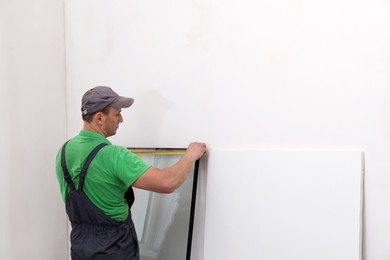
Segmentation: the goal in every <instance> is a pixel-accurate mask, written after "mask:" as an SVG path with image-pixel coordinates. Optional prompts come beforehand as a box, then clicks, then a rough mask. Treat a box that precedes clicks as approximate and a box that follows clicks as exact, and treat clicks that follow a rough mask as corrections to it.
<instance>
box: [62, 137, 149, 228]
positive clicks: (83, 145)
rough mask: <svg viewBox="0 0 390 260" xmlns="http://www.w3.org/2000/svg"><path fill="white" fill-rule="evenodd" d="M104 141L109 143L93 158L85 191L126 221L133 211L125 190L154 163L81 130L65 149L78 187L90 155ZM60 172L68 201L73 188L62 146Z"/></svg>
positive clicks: (111, 212) (64, 198) (110, 213)
mask: <svg viewBox="0 0 390 260" xmlns="http://www.w3.org/2000/svg"><path fill="white" fill-rule="evenodd" d="M101 143H106V144H109V145H106V146H105V147H103V148H102V149H101V150H100V151H99V152H98V153H97V155H96V157H95V158H94V159H93V160H92V162H91V164H90V166H89V168H88V172H87V175H86V177H85V181H84V192H85V193H86V194H87V196H88V197H89V199H90V200H91V201H92V202H93V204H95V206H97V207H98V208H99V209H100V210H102V211H103V212H104V213H105V214H106V215H107V216H109V217H111V218H113V219H116V220H119V221H123V220H126V219H127V217H128V213H129V207H128V205H127V204H126V202H125V199H124V193H125V192H126V191H127V189H128V187H130V186H131V185H132V184H133V183H134V182H135V181H136V180H137V179H138V178H139V177H140V176H141V175H142V174H143V173H144V172H145V171H146V170H147V169H149V167H150V165H149V164H147V163H145V162H144V161H143V160H142V159H141V158H139V157H138V156H137V155H135V154H133V153H132V152H131V151H129V150H128V149H127V148H125V147H121V146H117V145H111V143H110V142H109V141H108V140H107V139H106V138H105V137H104V136H102V135H100V134H98V133H96V132H91V131H87V130H81V131H80V134H79V135H77V136H75V137H74V138H72V139H71V140H70V141H69V143H68V144H67V146H66V151H65V156H66V163H67V166H68V170H69V173H70V175H71V176H72V180H73V183H74V184H75V187H76V188H77V187H78V183H79V174H80V171H81V169H82V167H83V166H84V163H85V160H86V159H87V156H88V154H89V153H90V152H91V151H92V150H93V148H95V147H96V146H97V145H99V144H101ZM61 148H62V147H61ZM56 172H57V179H58V182H59V185H60V190H61V194H62V198H63V200H64V202H65V203H66V197H67V194H68V192H69V191H70V188H69V186H68V184H67V183H66V181H65V179H64V174H63V171H62V167H61V149H60V150H59V152H58V154H57V159H56Z"/></svg>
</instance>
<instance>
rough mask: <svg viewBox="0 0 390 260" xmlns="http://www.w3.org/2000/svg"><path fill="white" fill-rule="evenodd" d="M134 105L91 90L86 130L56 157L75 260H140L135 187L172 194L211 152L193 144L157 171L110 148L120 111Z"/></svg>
mask: <svg viewBox="0 0 390 260" xmlns="http://www.w3.org/2000/svg"><path fill="white" fill-rule="evenodd" d="M133 102H134V100H133V99H132V98H127V97H122V96H119V95H118V94H117V93H115V92H114V91H113V90H112V89H111V88H109V87H104V86H100V87H95V88H93V89H91V90H89V91H87V92H86V93H85V94H84V96H83V98H82V105H81V112H82V118H83V121H84V127H83V130H81V131H80V133H79V135H77V136H75V137H73V138H72V139H70V140H69V141H68V142H67V143H65V144H64V145H63V146H62V147H61V149H60V151H59V152H58V154H57V159H56V172H57V179H58V182H59V185H60V190H61V194H62V197H63V199H64V202H65V204H66V212H67V214H68V217H69V220H70V222H71V224H72V233H71V256H72V259H73V260H78V259H110V260H117V259H118V260H120V259H126V260H127V259H128V260H130V259H131V260H138V259H139V249H138V240H137V236H136V233H135V229H134V224H133V221H132V219H131V214H130V210H129V208H130V207H131V204H132V203H133V201H134V198H133V196H134V195H133V191H132V186H133V187H137V188H140V189H145V190H150V191H154V192H160V193H171V192H173V191H174V190H175V189H176V188H178V187H179V186H180V185H181V184H182V183H183V182H184V181H185V179H186V178H187V176H188V174H189V172H190V170H191V169H192V167H193V165H194V163H195V161H196V160H197V159H199V158H200V157H202V155H203V154H204V153H205V152H206V151H207V148H206V145H205V144H204V143H191V144H190V145H189V146H188V148H187V151H186V153H185V154H184V155H183V156H182V157H181V159H180V160H179V161H178V162H177V163H176V164H175V165H173V166H171V167H169V168H166V169H157V168H155V167H153V166H150V165H148V164H146V163H145V162H143V161H142V160H141V159H140V158H139V157H138V156H136V155H134V154H133V153H132V152H131V151H129V150H128V149H127V148H125V147H121V146H116V145H112V144H111V143H110V142H109V141H108V140H107V137H109V136H112V135H115V134H116V130H117V129H118V126H119V124H120V123H122V122H123V118H122V115H121V109H122V108H127V107H130V106H131V105H132V104H133ZM125 198H126V199H125Z"/></svg>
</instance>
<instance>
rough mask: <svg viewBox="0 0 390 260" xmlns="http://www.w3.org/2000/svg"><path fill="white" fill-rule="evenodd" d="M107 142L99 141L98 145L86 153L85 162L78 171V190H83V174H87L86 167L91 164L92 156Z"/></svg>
mask: <svg viewBox="0 0 390 260" xmlns="http://www.w3.org/2000/svg"><path fill="white" fill-rule="evenodd" d="M106 145H107V144H105V143H101V144H99V145H98V146H96V147H95V148H94V149H93V150H92V152H91V153H90V154H89V155H88V157H87V160H86V161H85V164H84V166H83V169H82V170H81V172H80V177H79V190H83V187H84V179H85V175H86V174H87V170H88V167H89V165H90V164H91V162H92V160H93V158H95V155H96V154H97V153H98V152H99V151H100V149H102V148H103V147H104V146H106Z"/></svg>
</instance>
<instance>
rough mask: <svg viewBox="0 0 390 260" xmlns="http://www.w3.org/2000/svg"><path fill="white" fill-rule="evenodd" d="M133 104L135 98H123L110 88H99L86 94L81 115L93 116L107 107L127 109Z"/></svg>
mask: <svg viewBox="0 0 390 260" xmlns="http://www.w3.org/2000/svg"><path fill="white" fill-rule="evenodd" d="M133 102H134V99H133V98H129V97H121V96H119V95H118V94H117V93H115V92H114V91H113V90H112V89H111V88H109V87H105V86H98V87H94V88H92V89H90V90H88V91H87V92H85V94H84V96H83V98H82V100H81V113H82V114H83V115H88V114H92V113H95V112H98V111H101V110H102V109H103V108H105V107H107V106H111V107H117V108H127V107H130V106H131V105H132V104H133Z"/></svg>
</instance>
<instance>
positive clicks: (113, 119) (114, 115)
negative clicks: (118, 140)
mask: <svg viewBox="0 0 390 260" xmlns="http://www.w3.org/2000/svg"><path fill="white" fill-rule="evenodd" d="M121 111H122V109H120V108H116V107H110V110H109V113H108V115H103V116H102V121H103V127H102V130H103V132H104V134H105V136H106V137H109V136H113V135H115V134H116V130H117V129H118V127H119V123H122V122H123V118H122V114H121Z"/></svg>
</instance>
